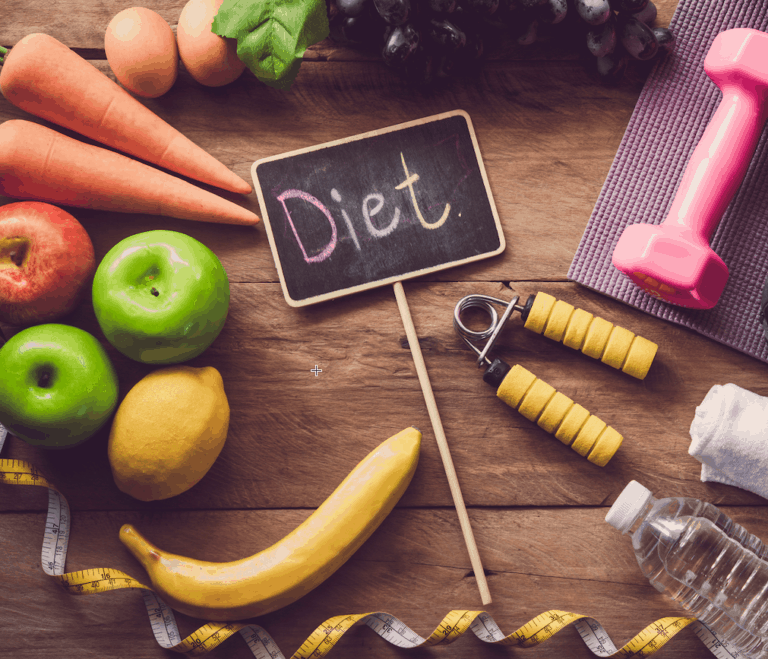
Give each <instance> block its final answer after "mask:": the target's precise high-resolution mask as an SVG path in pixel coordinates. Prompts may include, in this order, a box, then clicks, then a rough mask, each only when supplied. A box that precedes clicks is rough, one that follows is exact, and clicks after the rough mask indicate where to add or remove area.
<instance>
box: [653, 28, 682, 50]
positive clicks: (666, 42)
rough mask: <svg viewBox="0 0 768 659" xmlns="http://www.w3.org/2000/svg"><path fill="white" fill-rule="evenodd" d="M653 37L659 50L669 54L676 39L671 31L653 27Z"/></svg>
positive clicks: (673, 47)
mask: <svg viewBox="0 0 768 659" xmlns="http://www.w3.org/2000/svg"><path fill="white" fill-rule="evenodd" d="M653 36H654V37H656V41H657V43H658V44H659V48H660V49H661V50H663V51H664V52H665V53H671V52H672V51H673V50H674V49H675V44H676V43H677V39H676V38H675V35H674V34H673V33H672V31H671V30H668V29H667V28H665V27H655V28H653Z"/></svg>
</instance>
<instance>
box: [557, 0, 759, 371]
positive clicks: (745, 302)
mask: <svg viewBox="0 0 768 659" xmlns="http://www.w3.org/2000/svg"><path fill="white" fill-rule="evenodd" d="M734 27H749V28H754V29H756V30H762V31H768V0H680V3H679V4H678V6H677V9H676V11H675V14H674V16H673V17H672V20H671V21H670V29H671V30H672V31H673V32H674V34H675V37H676V38H677V46H676V49H675V51H674V53H672V54H670V55H668V56H667V57H666V58H665V59H664V60H663V61H660V62H659V63H658V64H657V65H656V67H655V68H654V69H653V71H652V72H651V73H650V75H649V77H648V79H647V81H646V83H645V86H644V87H643V90H642V92H641V94H640V98H639V99H638V102H637V105H636V106H635V109H634V112H633V113H632V117H631V118H630V120H629V125H628V126H627V130H626V132H625V134H624V137H623V139H622V141H621V144H620V146H619V150H618V152H617V153H616V158H615V159H614V161H613V164H612V165H611V169H610V171H609V172H608V177H607V178H606V181H605V183H604V185H603V188H602V191H601V192H600V196H599V197H598V200H597V204H596V205H595V209H594V211H593V212H592V216H591V217H590V220H589V222H588V224H587V228H586V230H585V232H584V235H583V236H582V239H581V243H580V244H579V248H578V250H577V251H576V255H575V256H574V259H573V262H572V263H571V267H570V269H569V271H568V277H569V278H570V279H572V280H573V281H575V282H578V283H580V284H582V285H584V286H586V287H588V288H591V289H594V290H596V291H598V292H600V293H604V294H605V295H609V296H611V297H613V298H616V299H617V300H620V301H622V302H625V303H627V304H629V305H631V306H633V307H636V308H638V309H641V310H643V311H646V312H648V313H650V314H652V315H654V316H658V317H659V318H664V319H665V320H669V321H671V322H674V323H678V324H679V325H683V326H685V327H689V328H691V329H693V330H695V331H697V332H699V333H700V334H703V335H704V336H708V337H710V338H712V339H715V340H716V341H719V342H720V343H723V344H725V345H727V346H730V347H732V348H735V349H737V350H740V351H741V352H744V353H746V354H748V355H751V356H752V357H755V358H757V359H760V360H762V361H764V362H768V341H766V339H765V336H764V334H763V328H762V325H761V318H760V299H761V296H762V290H763V285H764V284H765V280H766V277H768V145H767V144H766V143H767V142H768V131H767V130H764V131H763V134H762V137H761V138H760V142H759V144H758V146H757V150H756V151H755V155H754V157H753V159H752V162H751V164H750V167H749V169H748V170H747V174H746V176H745V177H744V181H743V183H742V185H741V188H740V189H739V191H738V192H737V193H736V195H735V197H734V198H733V201H732V202H731V204H730V205H729V206H728V209H727V210H726V212H725V214H724V216H723V218H722V220H721V221H720V223H719V225H718V227H717V229H716V230H715V233H714V235H713V237H712V243H711V245H712V248H713V249H714V250H715V252H717V253H718V254H719V255H720V257H721V258H722V259H723V260H724V261H725V263H726V265H727V266H728V269H729V272H730V275H729V279H728V284H727V285H726V287H725V291H724V292H723V295H722V296H721V298H720V300H719V301H718V303H717V304H716V305H715V307H714V308H712V309H708V310H705V311H700V310H692V309H685V308H683V307H678V306H674V305H671V304H669V303H666V302H662V301H660V300H656V299H655V298H653V297H651V296H650V295H648V294H647V293H645V292H644V291H642V290H641V289H640V288H638V287H637V286H636V285H635V284H633V283H632V282H631V281H630V280H629V279H628V278H627V277H626V276H624V275H623V274H622V273H621V272H619V270H617V269H616V268H615V267H614V266H613V264H612V263H611V255H612V254H613V249H614V247H615V246H616V243H617V242H618V240H619V236H620V235H621V232H622V231H623V230H624V227H626V226H628V225H630V224H634V223H640V222H645V223H650V224H660V223H661V222H662V221H663V220H664V218H665V217H666V216H667V212H668V210H669V208H670V206H671V205H672V200H673V199H674V196H675V192H676V191H677V187H678V184H679V183H680V179H681V178H682V176H683V172H684V171H685V166H686V164H687V163H688V159H689V158H690V156H691V154H692V153H693V150H694V149H695V148H696V145H697V144H698V142H699V140H700V139H701V136H702V134H703V133H704V130H705V128H706V127H707V124H708V123H709V120H710V118H711V117H712V115H713V114H714V112H715V110H716V109H717V106H718V104H719V102H720V98H721V96H722V94H721V92H720V90H719V88H718V87H717V85H715V83H713V82H712V81H711V80H710V79H709V76H707V74H706V73H705V72H704V66H703V65H704V58H705V56H706V54H707V51H708V50H709V47H710V45H711V44H712V41H713V40H714V39H715V37H716V36H717V35H718V34H719V33H720V32H723V31H724V30H728V29H731V28H734Z"/></svg>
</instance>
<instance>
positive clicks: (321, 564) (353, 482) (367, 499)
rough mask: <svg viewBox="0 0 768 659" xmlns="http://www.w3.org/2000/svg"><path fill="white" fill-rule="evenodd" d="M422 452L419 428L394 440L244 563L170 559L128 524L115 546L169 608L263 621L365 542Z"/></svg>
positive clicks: (215, 618)
mask: <svg viewBox="0 0 768 659" xmlns="http://www.w3.org/2000/svg"><path fill="white" fill-rule="evenodd" d="M420 446H421V432H419V430H418V429H416V428H412V427H411V428H406V429H405V430H402V431H401V432H399V433H397V434H396V435H393V436H392V437H390V438H389V439H388V440H386V441H385V442H383V443H382V444H380V445H379V446H378V447H377V448H376V449H374V450H373V451H372V452H371V453H369V454H368V455H367V456H366V457H365V458H363V460H362V462H360V464H358V465H357V466H356V467H355V468H354V469H353V470H352V471H351V472H350V473H349V475H348V476H347V477H346V478H345V479H344V480H343V481H342V483H341V484H340V485H339V486H338V487H337V488H336V490H335V491H334V492H333V493H332V494H331V496H329V497H328V498H327V499H326V500H325V501H324V502H323V503H322V505H321V506H320V507H319V508H318V509H317V510H316V511H315V512H314V513H312V515H310V516H309V517H308V518H307V519H306V520H305V521H304V522H303V523H302V524H300V525H299V526H298V527H297V528H296V529H294V530H293V531H292V532H291V533H289V534H288V535H287V536H285V537H284V538H283V539H282V540H280V541H279V542H277V543H275V544H274V545H272V546H271V547H269V548H267V549H265V550H263V551H261V552H259V553H258V554H255V555H254V556H250V557H249V558H243V559H241V560H238V561H231V562H229V563H209V562H207V561H199V560H195V559H193V558H185V557H184V556H177V555H175V554H169V553H166V552H164V551H163V550H161V549H159V548H158V547H156V546H155V545H153V544H151V543H150V542H148V541H147V540H146V539H145V538H144V537H143V536H142V535H141V534H139V532H138V531H136V529H134V528H133V527H132V526H131V525H130V524H125V525H124V526H123V527H122V528H121V529H120V540H121V541H122V542H123V544H124V545H125V546H126V547H128V549H129V550H130V551H131V553H132V554H133V555H134V556H135V557H136V558H137V559H138V561H139V562H140V563H141V564H142V566H143V567H144V569H145V570H146V571H147V573H148V574H149V578H150V580H151V581H152V586H153V587H154V589H155V590H156V591H157V594H158V595H159V596H160V597H161V598H162V599H163V600H164V601H165V602H166V604H168V605H169V606H170V607H171V608H173V609H176V610H177V611H180V612H181V613H184V614H186V615H189V616H193V617H198V618H205V619H207V620H211V621H217V622H219V621H223V622H231V621H235V620H242V619H244V618H251V617H253V616H260V615H264V614H266V613H270V612H271V611H275V610H276V609H279V608H281V607H283V606H287V605H288V604H291V603H292V602H295V601H296V600H297V599H299V598H300V597H301V596H302V595H306V594H307V593H308V592H309V591H310V590H312V589H313V588H315V587H316V586H318V585H320V584H321V583H322V582H323V581H325V579H327V578H328V577H329V576H331V575H332V574H333V573H334V572H335V571H336V570H337V569H339V568H340V567H341V566H342V565H343V564H344V563H345V562H346V561H347V559H349V557H350V556H352V554H353V553H355V551H356V550H357V549H358V548H359V547H360V545H362V544H363V543H364V542H365V541H366V540H367V539H368V537H369V536H370V535H371V534H372V533H373V532H374V531H375V530H376V528H377V527H378V526H379V524H381V522H382V521H384V518H385V517H386V516H387V515H388V514H389V512H390V511H391V510H392V508H394V507H395V504H396V503H397V502H398V500H399V499H400V497H401V496H402V495H403V493H404V492H405V490H406V488H407V487H408V484H409V483H410V482H411V478H413V474H414V472H415V471H416V465H417V463H418V461H419V448H420Z"/></svg>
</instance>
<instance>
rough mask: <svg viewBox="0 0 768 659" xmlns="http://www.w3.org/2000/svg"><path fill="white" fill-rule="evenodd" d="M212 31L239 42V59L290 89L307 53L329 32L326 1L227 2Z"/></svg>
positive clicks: (260, 76)
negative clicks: (305, 52) (310, 47)
mask: <svg viewBox="0 0 768 659" xmlns="http://www.w3.org/2000/svg"><path fill="white" fill-rule="evenodd" d="M211 29H212V31H213V32H215V33H216V34H218V35H219V36H221V37H229V38H232V39H237V56H238V57H239V58H240V59H241V60H242V61H243V62H245V65H246V66H247V67H248V68H249V69H250V70H251V71H253V73H254V75H255V76H256V77H257V78H258V79H259V80H261V81H262V82H264V83H266V84H268V85H270V86H272V87H277V88H278V89H289V88H290V86H291V84H292V83H293V81H294V80H295V79H296V75H297V74H298V72H299V66H301V58H302V56H303V55H304V51H305V50H306V49H307V48H308V47H309V46H311V45H312V44H315V43H317V42H318V41H322V40H323V39H325V38H326V37H327V36H328V32H329V28H328V15H327V13H326V8H325V0H224V2H223V3H222V4H221V7H219V12H218V13H217V14H216V16H215V18H214V19H213V26H212V28H211Z"/></svg>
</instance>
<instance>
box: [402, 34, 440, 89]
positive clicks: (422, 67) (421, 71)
mask: <svg viewBox="0 0 768 659" xmlns="http://www.w3.org/2000/svg"><path fill="white" fill-rule="evenodd" d="M436 68H437V67H436V56H435V53H434V52H433V51H432V50H431V49H428V48H426V47H425V46H424V43H423V42H422V43H421V44H420V45H419V47H418V48H417V49H416V52H415V53H413V55H412V56H411V57H409V58H408V60H407V61H406V63H405V66H404V67H403V73H404V76H405V79H406V80H407V81H408V83H409V84H411V85H413V86H415V87H426V86H429V85H430V84H432V82H433V81H434V79H435V72H436Z"/></svg>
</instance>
